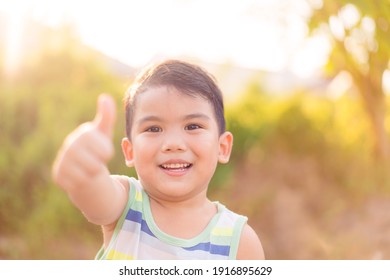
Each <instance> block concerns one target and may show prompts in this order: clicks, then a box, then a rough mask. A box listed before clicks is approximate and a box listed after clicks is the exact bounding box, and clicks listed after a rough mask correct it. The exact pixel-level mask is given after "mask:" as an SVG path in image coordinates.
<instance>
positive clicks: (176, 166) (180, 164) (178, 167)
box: [161, 163, 191, 169]
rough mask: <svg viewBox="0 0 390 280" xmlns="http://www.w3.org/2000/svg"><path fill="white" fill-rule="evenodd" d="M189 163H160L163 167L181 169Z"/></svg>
mask: <svg viewBox="0 0 390 280" xmlns="http://www.w3.org/2000/svg"><path fill="white" fill-rule="evenodd" d="M190 165H191V164H189V163H169V164H163V165H161V166H162V167H163V168H164V169H183V168H187V167H189V166H190Z"/></svg>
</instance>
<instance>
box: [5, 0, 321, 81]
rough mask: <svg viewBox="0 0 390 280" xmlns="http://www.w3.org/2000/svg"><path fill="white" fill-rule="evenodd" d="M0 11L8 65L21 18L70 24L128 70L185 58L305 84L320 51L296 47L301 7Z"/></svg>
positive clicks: (286, 0) (56, 6) (119, 4)
mask: <svg viewBox="0 0 390 280" xmlns="http://www.w3.org/2000/svg"><path fill="white" fill-rule="evenodd" d="M0 11H3V12H4V11H5V12H6V14H7V15H8V18H9V20H10V21H11V22H12V24H10V25H9V26H10V28H9V29H10V30H8V42H7V45H9V46H11V45H12V46H13V47H12V48H11V47H10V49H13V50H14V51H13V56H15V58H14V60H17V49H18V48H17V47H16V45H17V42H18V32H19V33H20V30H21V28H22V27H21V24H20V20H21V19H22V18H23V17H24V16H25V15H26V14H29V15H32V17H33V18H35V19H37V20H39V21H42V22H44V23H46V24H48V25H51V26H56V25H60V24H62V23H64V22H72V23H73V24H74V25H75V26H76V27H77V29H78V32H79V34H80V36H81V38H82V40H83V41H84V43H86V44H88V45H91V46H93V47H95V48H97V49H99V50H100V51H102V52H104V53H106V54H108V55H110V56H112V57H114V58H117V59H119V60H121V61H123V62H125V63H128V64H130V65H132V66H142V65H144V64H146V63H148V62H149V61H150V60H151V59H152V58H154V57H166V56H167V57H171V56H180V55H185V56H190V57H194V58H199V59H202V60H205V61H208V62H217V63H230V64H237V65H239V66H243V67H248V68H255V69H262V70H269V71H281V70H286V69H290V70H292V71H294V72H295V73H296V74H298V75H300V76H302V77H307V76H309V75H310V74H311V73H313V71H314V70H315V69H317V68H319V66H320V65H321V64H322V63H323V62H324V59H325V55H326V53H327V51H328V45H327V43H326V42H325V40H323V39H321V38H316V39H311V40H304V39H305V38H306V35H307V28H306V25H305V23H304V19H305V17H307V15H308V14H309V13H310V9H309V7H308V6H307V4H306V1H305V0H294V1H290V0H239V1H237V0H137V1H136V0H127V1H126V0H110V1H107V0H103V1H83V0H68V1H59V0H31V1H22V0H15V1H11V0H0ZM9 59H10V60H11V59H12V56H10V58H9Z"/></svg>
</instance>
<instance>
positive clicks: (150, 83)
mask: <svg viewBox="0 0 390 280" xmlns="http://www.w3.org/2000/svg"><path fill="white" fill-rule="evenodd" d="M159 86H172V87H174V88H176V89H177V90H179V91H180V92H182V93H185V94H188V95H191V96H201V97H203V98H204V99H205V100H207V101H208V102H210V104H211V105H212V107H213V109H214V113H215V118H216V121H217V124H218V129H219V134H220V135H221V134H222V133H224V132H225V130H226V122H225V116H224V105H223V96H222V92H221V90H220V89H219V87H218V85H217V83H216V80H215V78H214V77H213V76H212V75H211V74H209V73H208V72H207V71H206V70H204V69H203V68H201V67H200V66H197V65H194V64H191V63H188V62H184V61H181V60H165V61H163V62H160V63H158V64H155V65H152V66H149V67H147V68H146V69H144V71H142V72H141V73H140V74H139V75H138V76H137V78H136V79H135V81H134V83H133V85H132V86H131V87H130V88H129V89H128V91H127V92H126V95H125V112H126V134H127V137H128V138H129V139H131V129H132V125H133V118H134V108H135V106H136V99H137V96H138V95H139V94H140V93H142V92H145V91H146V90H148V89H150V88H153V87H159Z"/></svg>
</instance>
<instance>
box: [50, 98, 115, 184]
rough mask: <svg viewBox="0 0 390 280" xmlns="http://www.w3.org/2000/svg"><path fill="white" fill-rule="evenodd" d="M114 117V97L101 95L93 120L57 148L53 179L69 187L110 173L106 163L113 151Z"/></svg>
mask: <svg viewBox="0 0 390 280" xmlns="http://www.w3.org/2000/svg"><path fill="white" fill-rule="evenodd" d="M115 118H116V107H115V102H114V100H113V98H112V97H111V96H109V95H105V94H102V95H100V96H99V99H98V104H97V112H96V116H95V118H94V120H93V121H91V122H88V123H84V124H82V125H80V126H79V127H78V128H77V129H76V130H74V131H73V132H72V133H71V134H69V135H68V136H67V138H66V139H65V141H64V143H63V145H62V147H61V149H60V151H59V152H58V155H57V157H56V160H55V161H54V165H53V179H54V181H55V182H56V183H57V184H58V185H60V186H61V187H62V188H64V189H65V190H69V189H70V188H73V187H78V186H83V185H86V184H94V183H95V181H96V179H98V178H101V177H102V176H108V175H109V172H108V169H107V167H106V165H107V162H108V161H109V160H110V159H111V158H112V156H113V155H114V147H113V143H112V135H113V131H114V125H115Z"/></svg>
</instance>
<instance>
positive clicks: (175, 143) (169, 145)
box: [161, 132, 187, 152]
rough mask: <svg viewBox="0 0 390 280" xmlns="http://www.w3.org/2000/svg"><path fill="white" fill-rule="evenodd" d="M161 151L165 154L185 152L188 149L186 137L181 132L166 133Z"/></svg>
mask: <svg viewBox="0 0 390 280" xmlns="http://www.w3.org/2000/svg"><path fill="white" fill-rule="evenodd" d="M161 149H162V151H163V152H183V151H185V150H186V149H187V145H186V141H185V139H184V136H183V135H182V134H181V133H179V132H169V133H165V135H164V140H163V144H162V146H161Z"/></svg>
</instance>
